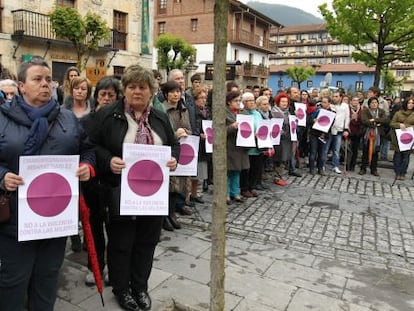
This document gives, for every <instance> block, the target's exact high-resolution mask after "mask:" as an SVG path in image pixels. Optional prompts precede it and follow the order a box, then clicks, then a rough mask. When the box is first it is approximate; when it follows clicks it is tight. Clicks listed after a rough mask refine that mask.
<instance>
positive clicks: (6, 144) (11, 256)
mask: <svg viewBox="0 0 414 311" xmlns="http://www.w3.org/2000/svg"><path fill="white" fill-rule="evenodd" d="M18 80H19V83H18V84H19V90H20V93H21V94H22V95H21V96H15V97H14V98H13V101H12V102H11V103H10V105H1V106H0V187H1V189H2V190H3V191H4V190H6V191H9V192H11V194H12V195H11V206H10V208H11V218H10V220H8V221H6V222H3V223H0V267H1V269H0V301H1V307H0V308H1V310H2V311H9V310H10V311H14V310H23V309H24V306H23V303H24V298H25V296H26V294H27V296H28V298H29V299H28V304H29V306H28V307H29V310H31V311H52V310H53V306H54V303H55V300H56V290H57V280H58V275H59V269H60V267H61V265H62V262H63V258H64V254H65V246H66V237H62V238H54V239H44V240H36V241H26V242H18V241H17V230H18V227H17V189H18V187H19V186H20V185H23V183H24V176H20V175H18V172H19V167H18V163H19V157H20V156H23V155H24V156H30V155H77V154H79V155H80V159H81V164H80V166H79V168H78V169H77V176H78V177H79V180H80V181H86V180H88V179H89V178H90V176H91V175H93V168H92V166H91V165H93V164H94V163H95V153H94V150H93V148H92V145H90V144H88V143H87V137H86V134H85V133H84V131H83V130H82V127H81V125H80V124H79V122H78V120H77V119H76V117H75V115H74V114H73V113H72V112H71V111H69V110H66V109H61V108H60V107H59V105H58V103H57V102H56V101H55V100H54V99H53V98H52V76H51V72H50V68H49V66H48V64H47V63H46V62H45V61H44V60H43V59H41V58H38V57H37V58H34V59H32V60H30V61H27V62H23V63H22V64H21V66H20V68H19V72H18Z"/></svg>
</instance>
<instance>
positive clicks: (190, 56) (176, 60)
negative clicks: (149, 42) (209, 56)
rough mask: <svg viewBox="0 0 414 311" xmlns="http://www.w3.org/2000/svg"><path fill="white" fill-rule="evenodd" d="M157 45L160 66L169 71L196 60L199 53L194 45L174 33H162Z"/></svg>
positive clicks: (182, 67)
mask: <svg viewBox="0 0 414 311" xmlns="http://www.w3.org/2000/svg"><path fill="white" fill-rule="evenodd" d="M155 47H156V48H157V49H158V67H159V68H160V69H166V70H167V73H168V72H169V71H170V70H171V69H184V67H185V65H186V64H188V63H190V62H193V61H194V58H195V56H196V53H197V50H196V49H195V47H194V46H192V45H191V44H189V43H187V42H186V41H185V40H184V39H183V38H181V37H178V36H175V35H172V34H162V35H160V36H159V37H158V39H157V40H156V42H155ZM170 51H172V52H173V53H172V52H170ZM169 54H170V55H169Z"/></svg>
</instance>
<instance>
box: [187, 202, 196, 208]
mask: <svg viewBox="0 0 414 311" xmlns="http://www.w3.org/2000/svg"><path fill="white" fill-rule="evenodd" d="M185 205H187V206H189V207H195V203H194V202H191V201H186V202H185Z"/></svg>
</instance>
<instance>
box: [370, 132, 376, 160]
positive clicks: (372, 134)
mask: <svg viewBox="0 0 414 311" xmlns="http://www.w3.org/2000/svg"><path fill="white" fill-rule="evenodd" d="M375 136H376V134H375V129H370V130H369V133H368V163H369V164H371V161H372V154H373V153H374V148H375V146H374V143H375Z"/></svg>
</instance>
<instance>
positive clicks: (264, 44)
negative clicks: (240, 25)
mask: <svg viewBox="0 0 414 311" xmlns="http://www.w3.org/2000/svg"><path fill="white" fill-rule="evenodd" d="M229 41H230V42H232V43H238V44H244V45H247V46H249V47H251V48H254V49H259V50H266V51H269V52H273V47H271V46H270V41H269V39H266V38H264V37H263V36H259V35H256V34H254V33H251V32H250V31H246V30H241V29H232V30H230V34H229Z"/></svg>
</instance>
